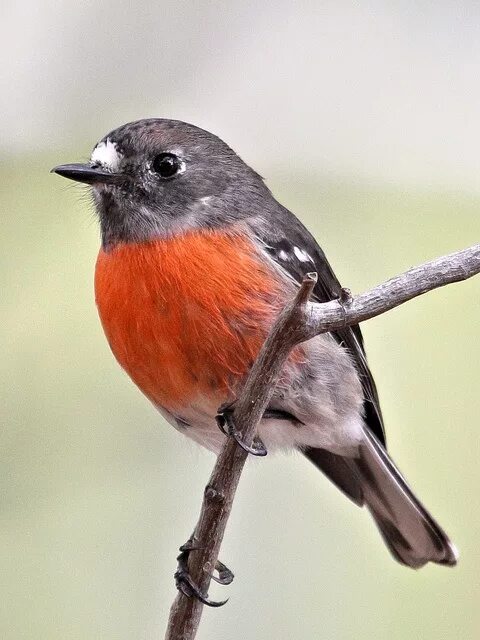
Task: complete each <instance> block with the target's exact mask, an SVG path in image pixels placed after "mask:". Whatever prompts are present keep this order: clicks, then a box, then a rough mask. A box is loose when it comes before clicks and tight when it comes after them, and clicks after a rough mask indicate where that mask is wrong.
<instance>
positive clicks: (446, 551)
mask: <svg viewBox="0 0 480 640" xmlns="http://www.w3.org/2000/svg"><path fill="white" fill-rule="evenodd" d="M355 466H356V471H357V473H358V475H359V477H360V483H361V487H362V490H363V497H364V501H365V504H366V505H367V507H368V509H369V510H370V512H371V514H372V516H373V518H374V520H375V522H376V524H377V526H378V528H379V530H380V533H381V534H382V536H383V539H384V540H385V542H386V544H387V546H388V548H389V549H390V551H391V553H392V554H393V556H394V557H395V558H396V559H397V560H398V561H399V562H401V563H402V564H405V565H407V566H409V567H412V568H414V569H418V568H419V567H422V566H423V565H424V564H426V563H427V562H436V563H438V564H444V565H450V566H453V565H455V564H456V562H457V550H456V549H455V546H454V545H453V544H452V543H451V542H450V540H449V539H448V537H447V536H446V534H445V532H444V531H443V530H442V529H441V527H440V526H439V525H438V524H437V523H436V522H435V520H434V519H433V518H432V516H431V515H430V514H429V513H428V511H427V510H426V509H425V507H424V506H423V505H422V504H421V503H420V502H419V500H418V499H417V498H416V497H415V496H414V494H413V493H412V491H411V490H410V488H409V487H408V485H407V483H406V482H405V480H404V479H403V477H402V475H401V473H400V472H399V470H398V469H397V468H396V467H395V465H394V464H393V462H392V460H391V459H390V458H389V456H388V454H387V452H386V451H385V449H384V448H383V447H382V445H381V444H380V443H379V442H378V440H377V439H376V438H375V436H374V435H373V434H372V433H371V432H370V431H369V430H368V429H365V439H364V442H363V443H362V445H361V447H360V457H359V458H356V459H355Z"/></svg>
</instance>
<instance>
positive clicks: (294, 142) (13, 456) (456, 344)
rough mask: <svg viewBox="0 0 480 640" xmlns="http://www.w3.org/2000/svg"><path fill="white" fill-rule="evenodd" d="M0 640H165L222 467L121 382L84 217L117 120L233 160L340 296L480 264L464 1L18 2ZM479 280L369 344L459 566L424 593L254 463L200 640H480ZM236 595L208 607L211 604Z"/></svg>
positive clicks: (5, 76) (474, 89)
mask: <svg viewBox="0 0 480 640" xmlns="http://www.w3.org/2000/svg"><path fill="white" fill-rule="evenodd" d="M2 14H3V17H2V24H1V26H0V30H1V32H2V33H1V39H0V43H1V45H0V46H1V49H2V60H3V64H2V65H1V68H0V101H1V118H0V144H1V164H0V191H1V193H0V206H1V213H2V222H1V224H2V233H1V236H0V237H1V240H0V241H1V243H2V246H1V249H0V264H1V273H2V276H3V277H2V281H3V285H2V296H1V303H0V308H1V312H2V332H1V336H0V341H1V345H0V348H1V354H2V357H1V360H0V377H1V380H0V388H1V392H0V396H1V404H0V412H1V424H2V433H1V440H2V442H1V474H2V482H1V486H2V499H1V503H0V508H1V520H0V541H1V547H2V554H1V556H2V559H1V561H0V562H1V564H2V568H1V575H2V591H3V593H2V594H1V599H0V601H1V603H2V604H1V608H2V611H1V614H0V616H1V617H0V636H1V637H2V638H5V639H8V640H10V639H11V640H13V639H15V640H20V639H22V640H23V639H25V640H30V639H31V640H34V639H35V640H57V639H58V640H63V639H64V638H68V639H69V640H77V639H78V640H80V639H81V640H86V639H89V640H90V639H93V638H101V639H102V640H127V639H128V640H131V639H139V640H140V639H141V640H153V639H156V638H162V637H163V634H164V628H165V624H166V621H167V616H168V611H169V607H170V605H171V602H172V600H173V598H174V595H175V588H174V585H173V580H172V575H173V571H174V569H175V556H176V553H177V548H178V546H179V545H180V544H181V543H183V542H184V541H185V540H186V538H187V537H188V535H189V534H190V532H191V529H192V527H193V525H194V523H195V522H196V518H197V515H198V510H199V506H200V500H201V495H202V490H203V486H204V484H205V483H206V481H207V478H208V476H209V473H210V471H211V468H212V465H213V463H214V459H213V457H212V455H211V454H209V453H208V452H205V451H202V450H199V449H197V448H195V446H194V445H193V444H190V443H189V442H188V441H186V440H184V439H183V438H182V436H181V435H180V434H178V433H176V432H175V431H174V430H173V429H171V428H170V427H168V426H167V425H166V424H165V423H164V422H163V420H162V418H161V417H160V416H159V415H158V414H157V413H156V411H155V410H154V408H153V407H152V406H150V405H149V403H148V402H147V401H146V400H145V399H144V398H143V396H142V395H141V393H140V392H139V391H138V390H137V389H136V388H134V386H133V384H132V383H131V382H130V381H129V380H128V378H127V377H126V375H125V374H124V373H123V372H122V371H121V370H120V369H119V367H118V366H117V365H116V363H115V362H114V360H113V356H112V355H111V353H110V351H109V349H108V346H107V344H106V341H105V339H104V337H103V335H102V331H101V328H100V324H99V322H98V319H97V315H96V310H95V305H94V300H93V286H92V276H93V265H94V261H95V256H96V252H97V249H98V229H97V224H96V220H95V218H94V215H93V212H92V208H91V206H90V203H89V198H88V195H86V193H85V191H84V190H83V189H82V188H81V187H79V186H77V185H74V184H69V183H67V182H66V181H65V180H62V179H60V178H59V177H57V176H53V175H49V173H48V172H49V169H50V168H51V167H52V166H53V165H55V164H59V163H64V162H70V161H79V160H82V159H86V158H88V156H89V154H90V150H91V148H92V147H93V146H94V144H95V142H96V141H97V140H98V139H99V138H101V137H102V136H103V135H104V134H105V133H107V132H108V131H109V130H110V129H113V128H115V127H117V126H118V125H120V124H122V123H124V122H127V121H129V120H133V119H138V118H143V117H152V116H163V117H173V118H178V119H182V120H186V121H190V122H193V123H195V124H197V125H199V126H201V127H204V128H207V129H209V130H212V131H213V132H215V133H217V134H218V135H219V136H220V137H222V138H223V139H225V140H226V141H227V142H228V143H229V144H230V145H231V146H232V147H233V148H234V149H236V150H237V151H238V152H239V154H240V155H241V156H242V157H243V158H244V159H245V160H246V161H247V162H248V163H249V164H251V165H253V166H254V167H255V168H256V169H257V170H258V171H259V172H260V173H261V174H262V175H263V176H264V177H265V178H266V179H267V183H268V185H269V186H270V187H271V189H272V190H273V192H274V193H275V194H276V195H277V197H278V198H279V199H280V200H281V202H283V203H284V204H285V205H286V206H288V207H289V208H291V209H292V210H293V211H294V212H295V213H296V214H297V215H298V216H299V217H300V218H301V219H302V220H304V222H305V223H307V224H308V226H309V227H310V229H311V230H312V231H313V232H314V234H315V235H316V237H317V238H318V240H319V241H320V242H321V244H322V246H323V248H324V249H325V251H326V252H327V254H328V256H329V258H330V260H331V262H332V263H333V265H334V266H335V268H336V270H337V272H338V275H339V277H340V279H341V281H342V283H343V284H344V285H345V286H348V287H350V288H351V289H352V290H353V291H354V292H355V291H361V290H364V289H366V288H367V287H370V286H373V285H374V284H376V283H378V282H380V281H382V280H384V279H386V278H388V277H389V276H392V275H395V274H397V273H399V272H401V271H403V270H405V269H407V268H408V267H409V266H411V265H413V264H417V263H420V262H423V261H425V260H427V259H430V258H433V257H435V256H439V255H442V254H444V253H447V252H450V251H454V250H456V249H460V248H463V247H466V246H469V245H471V244H473V243H475V242H478V239H479V232H480V218H479V211H480V180H479V175H480V153H479V151H478V142H479V140H480V118H479V104H480V84H479V82H478V69H479V65H480V9H479V5H478V3H476V2H469V1H466V2H462V3H456V2H448V1H443V2H442V1H440V2H439V1H438V0H437V1H436V2H429V1H426V2H420V3H418V2H413V1H408V0H406V1H403V2H393V1H391V2H364V3H357V2H352V1H345V2H338V1H331V2H330V1H325V2H318V1H313V0H312V1H311V2H307V1H300V2H295V3H293V2H282V1H280V2H276V3H273V2H271V1H268V2H265V1H263V0H256V1H255V2H250V1H247V2H245V0H242V2H238V1H232V2H228V3H221V2H170V1H162V2H153V1H152V0H144V1H143V2H142V3H133V2H123V1H121V0H117V2H112V1H105V2H102V3H98V2H92V1H90V0H86V1H84V2H81V3H78V2H72V1H68V0H66V1H65V2H53V1H47V0H40V2H33V1H32V0H25V1H24V2H22V3H6V5H5V6H4V7H3V10H2ZM479 294H480V280H479V279H478V278H477V279H474V280H471V281H469V282H467V283H463V284H458V285H454V286H451V287H448V288H446V289H443V290H440V291H436V292H433V293H431V294H429V295H426V296H424V297H422V298H420V299H418V300H416V301H413V302H411V303H409V304H407V305H404V306H402V307H401V308H399V309H397V310H394V311H392V312H390V313H388V314H386V315H384V316H381V317H380V318H377V319H375V320H372V321H370V322H368V323H366V324H365V325H364V332H365V335H366V342H367V345H368V352H369V358H370V362H371V366H372V369H373V371H374V373H375V375H376V379H377V382H378V386H379V391H380V396H381V399H382V401H383V409H384V413H385V419H386V426H387V431H388V441H389V447H390V450H391V452H393V455H394V458H395V459H396V461H397V462H398V464H399V466H400V468H401V469H402V470H403V471H404V473H405V475H406V476H407V477H408V478H409V480H410V481H411V483H412V485H413V487H414V488H415V489H416V491H417V492H418V494H419V496H420V497H421V498H422V499H423V500H424V501H425V503H426V505H427V506H428V507H429V508H430V509H431V511H432V512H433V514H434V515H435V516H436V517H437V518H438V520H439V521H440V523H441V524H442V525H443V526H444V527H445V529H446V530H447V531H448V532H449V534H450V535H451V537H452V538H453V540H454V541H455V542H456V544H457V546H458V547H459V549H460V551H461V560H460V564H459V566H458V567H457V568H455V569H453V570H451V569H446V568H441V567H437V566H428V567H426V568H424V569H422V570H421V571H419V572H413V571H410V570H407V569H405V568H403V567H401V566H399V565H398V564H396V563H395V562H394V561H393V560H392V559H391V558H390V557H389V555H388V552H387V551H386V549H385V547H384V546H383V544H382V542H381V540H380V537H379V535H378V533H377V531H376V530H375V528H374V526H373V524H372V522H371V521H370V518H369V517H368V514H367V513H366V512H364V511H362V510H359V509H357V508H356V507H355V506H353V505H352V504H350V503H349V502H348V501H347V500H346V499H345V498H343V497H342V495H341V494H339V493H338V491H337V490H336V489H335V488H334V487H333V486H332V485H330V484H329V483H328V482H327V481H326V480H325V479H324V478H323V477H322V476H321V474H319V473H317V472H316V470H315V469H314V468H313V466H311V465H309V463H308V462H306V461H304V460H302V459H300V457H293V456H292V457H282V456H278V457H274V456H271V457H270V456H269V457H268V458H267V459H266V460H262V461H260V462H259V461H253V462H250V463H249V465H248V469H247V472H246V473H245V474H244V476H243V478H242V481H241V485H240V488H239V492H238V497H237V500H236V503H235V506H234V512H233V515H232V518H231V520H230V523H229V528H228V531H227V535H226V539H225V543H224V545H223V548H222V553H221V557H222V560H223V561H224V562H225V563H227V564H228V566H231V567H232V568H233V569H234V570H235V574H236V580H235V582H234V583H233V584H232V586H231V587H229V588H228V595H229V596H230V602H229V603H228V605H227V606H225V607H224V608H222V609H220V610H207V611H205V614H204V619H203V622H202V625H201V628H200V632H199V634H198V637H199V638H203V639H207V638H208V639H209V640H217V639H218V640H220V639H223V638H232V639H237V638H255V639H256V640H267V639H270V638H278V639H279V640H284V639H285V640H286V639H290V638H310V637H312V638H313V637H315V638H320V637H321V638H328V639H334V640H349V639H353V638H355V639H360V640H361V639H364V638H365V639H367V638H368V639H369V640H383V639H384V638H386V637H388V638H389V639H390V640H400V639H402V640H403V639H404V638H415V639H416V638H418V639H422V640H430V639H431V640H433V639H435V640H440V639H457V638H462V640H473V639H474V638H478V637H479V633H480V613H479V607H478V602H479V598H480V584H479V578H478V576H479V574H480V544H479V534H480V523H479V495H478V488H479V486H480V470H479V464H478V460H479V453H480V446H479V442H480V434H479V432H478V426H479V425H478V422H479V418H478V416H479V413H480V393H479V371H478V370H479V365H478V363H479V361H480V341H479V339H478V333H479V317H480V305H479V303H478V300H479ZM225 593H226V591H225V590H224V589H222V588H221V587H218V586H212V588H211V595H212V596H213V597H215V598H222V597H224V595H225Z"/></svg>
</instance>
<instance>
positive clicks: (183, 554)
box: [174, 538, 234, 607]
mask: <svg viewBox="0 0 480 640" xmlns="http://www.w3.org/2000/svg"><path fill="white" fill-rule="evenodd" d="M199 548H200V547H195V546H194V539H193V538H190V540H188V541H187V542H186V543H185V544H184V545H182V546H181V547H180V554H179V555H178V556H177V562H178V566H177V570H176V571H175V575H174V578H175V585H176V587H177V589H178V590H179V591H181V592H182V593H183V595H185V596H187V598H197V600H200V602H202V603H203V604H205V605H207V606H208V607H221V606H223V605H224V604H225V603H226V602H227V601H228V598H227V600H220V601H218V602H217V601H215V600H210V599H209V597H208V593H204V592H203V591H202V590H201V589H200V588H199V586H198V585H197V584H196V582H195V581H194V580H193V578H192V576H191V575H190V572H189V570H188V558H189V556H190V553H191V552H192V551H195V550H196V549H199ZM215 571H216V575H215V573H211V574H210V577H211V579H212V580H215V582H218V584H222V585H228V584H230V583H231V582H232V580H233V577H234V576H233V573H232V572H231V571H230V569H228V568H227V567H226V566H225V565H224V564H223V563H222V562H220V560H217V562H216V564H215Z"/></svg>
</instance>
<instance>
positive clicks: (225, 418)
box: [216, 403, 268, 457]
mask: <svg viewBox="0 0 480 640" xmlns="http://www.w3.org/2000/svg"><path fill="white" fill-rule="evenodd" d="M232 415H233V403H229V404H224V405H222V406H221V407H220V408H219V409H218V413H217V415H216V420H217V424H218V428H219V429H220V431H221V432H222V433H224V434H225V435H226V436H228V437H231V438H233V439H234V440H235V442H236V443H237V444H238V446H239V447H241V448H242V449H243V450H244V451H246V452H247V453H250V454H251V455H252V456H260V457H263V456H266V455H267V453H268V451H267V449H266V448H265V445H264V444H263V442H262V441H261V440H260V438H258V437H256V438H255V439H254V441H253V442H252V445H251V446H250V445H248V444H245V442H244V441H243V440H242V437H241V434H240V433H239V432H238V431H237V429H236V428H235V423H234V422H233V420H232Z"/></svg>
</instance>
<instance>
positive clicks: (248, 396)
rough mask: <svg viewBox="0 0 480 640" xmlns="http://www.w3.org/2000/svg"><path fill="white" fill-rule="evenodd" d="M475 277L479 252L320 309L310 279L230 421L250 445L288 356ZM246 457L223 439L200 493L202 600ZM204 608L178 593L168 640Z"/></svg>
mask: <svg viewBox="0 0 480 640" xmlns="http://www.w3.org/2000/svg"><path fill="white" fill-rule="evenodd" d="M478 273H480V244H478V245H475V246H473V247H470V248H469V249H465V250H463V251H459V252H457V253H452V254H450V255H448V256H445V257H443V258H439V259H437V260H433V261H431V262H427V263H425V264H423V265H421V266H419V267H415V268H413V269H410V270H409V271H407V272H405V273H404V274H402V275H400V276H397V277H395V278H392V279H391V280H388V281H387V282H384V283H383V284H380V285H379V286H378V287H375V288H374V289H371V290H370V291H367V292H366V293H363V294H361V295H359V296H357V297H356V298H353V297H351V295H350V294H349V292H347V291H346V290H345V295H343V296H342V297H341V298H340V300H335V301H331V302H326V303H324V304H318V303H314V302H309V299H310V295H311V293H312V291H313V288H314V286H315V282H316V274H308V275H307V277H306V278H305V279H304V281H303V283H302V285H301V287H300V288H299V290H298V292H297V295H296V297H295V299H294V300H293V301H292V302H291V303H290V304H288V305H287V307H286V308H285V309H284V310H283V311H282V313H281V314H280V316H279V318H278V319H277V321H276V322H275V324H274V326H273V328H272V330H271V332H270V334H269V336H268V338H267V340H266V341H265V344H264V345H263V347H262V349H261V351H260V354H259V356H258V358H257V360H256V362H255V364H254V365H253V367H252V369H251V371H250V373H249V375H248V377H247V380H246V382H245V385H244V388H243V390H242V393H241V394H240V397H239V399H238V401H237V402H236V404H235V410H234V413H233V421H234V423H235V425H236V428H237V430H238V431H239V432H240V434H241V437H242V439H243V441H244V442H245V443H246V444H247V445H251V444H252V441H253V438H254V436H255V432H256V430H257V426H258V423H259V422H260V419H261V417H262V415H263V413H264V411H265V409H266V408H267V406H268V403H269V402H270V399H271V397H272V394H273V391H274V389H275V384H276V382H277V380H278V377H279V375H280V373H281V371H282V368H283V366H284V364H285V362H286V360H287V358H288V356H289V353H290V351H291V349H292V348H293V347H294V346H296V345H297V344H299V343H300V342H303V341H305V340H308V339H310V338H312V337H314V336H315V335H318V334H320V333H325V332H327V331H332V330H335V329H339V328H340V327H344V326H349V325H353V324H358V323H359V322H362V321H364V320H367V319H369V318H373V317H374V316H378V315H380V314H382V313H385V312H386V311H389V310H390V309H393V308H394V307H397V306H399V305H400V304H403V303H404V302H407V301H408V300H411V299H412V298H414V297H416V296H419V295H422V294H423V293H426V292H427V291H431V290H432V289H436V288H438V287H442V286H444V285H446V284H450V283H452V282H458V281H461V280H466V279H468V278H471V277H472V276H474V275H476V274H478ZM246 457H247V454H246V453H245V451H244V450H243V449H241V448H240V447H239V446H238V445H237V443H236V442H235V441H234V440H233V439H232V438H228V439H227V440H226V441H225V444H224V446H223V448H222V451H221V452H220V455H219V456H218V458H217V462H216V464H215V467H214V469H213V472H212V475H211V477H210V481H209V483H208V485H207V487H206V488H205V492H204V498H203V504H202V509H201V512H200V517H199V520H198V523H197V526H196V528H195V547H196V549H197V550H195V551H193V552H192V553H191V554H190V558H189V571H190V575H191V576H192V578H193V580H195V582H196V583H197V584H198V586H199V587H200V589H201V590H202V591H203V592H205V593H206V592H207V591H208V588H209V585H210V580H211V577H210V574H211V572H212V570H213V567H214V566H215V563H216V561H217V558H218V554H219V550H220V545H221V543H222V539H223V535H224V532H225V528H226V525H227V521H228V518H229V516H230V511H231V508H232V504H233V499H234V497H235V491H236V489H237V486H238V482H239V480H240V476H241V473H242V469H243V466H244V464H245V460H246ZM202 610H203V604H202V603H201V602H199V601H198V600H197V599H195V598H189V597H187V596H185V595H183V594H182V593H180V592H179V593H178V594H177V596H176V598H175V601H174V603H173V605H172V607H171V610H170V618H169V622H168V628H167V633H166V636H165V640H193V639H194V638H195V635H196V632H197V629H198V626H199V624H200V618H201V615H202Z"/></svg>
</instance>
